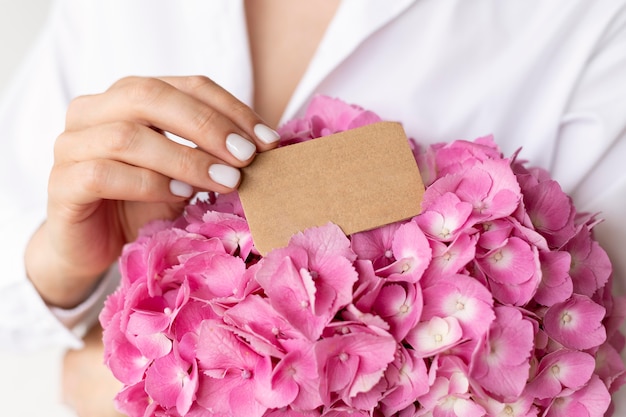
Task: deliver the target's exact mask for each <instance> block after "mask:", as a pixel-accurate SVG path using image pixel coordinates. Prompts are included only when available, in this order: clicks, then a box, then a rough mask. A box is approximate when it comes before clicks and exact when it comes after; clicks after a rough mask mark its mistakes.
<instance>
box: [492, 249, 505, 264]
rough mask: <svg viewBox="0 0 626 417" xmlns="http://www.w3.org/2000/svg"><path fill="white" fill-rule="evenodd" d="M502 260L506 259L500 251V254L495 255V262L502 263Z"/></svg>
mask: <svg viewBox="0 0 626 417" xmlns="http://www.w3.org/2000/svg"><path fill="white" fill-rule="evenodd" d="M502 258H504V256H503V255H502V252H500V251H498V252H496V253H494V254H493V260H494V261H496V262H499V261H501V260H502Z"/></svg>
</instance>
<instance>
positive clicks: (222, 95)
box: [159, 76, 280, 151]
mask: <svg viewBox="0 0 626 417" xmlns="http://www.w3.org/2000/svg"><path fill="white" fill-rule="evenodd" d="M159 79H161V80H163V81H165V82H166V83H168V84H171V85H173V86H174V87H176V88H177V89H179V90H180V91H183V92H185V93H186V94H189V95H190V96H192V97H194V98H196V99H198V100H200V101H202V102H204V103H206V104H208V105H209V106H211V107H213V108H215V109H219V110H220V112H221V113H222V114H224V116H226V117H227V118H229V119H230V120H231V121H233V122H234V123H235V124H236V125H237V126H238V127H239V128H241V129H242V130H243V131H244V132H246V133H247V134H248V136H249V137H250V138H252V139H254V140H255V144H256V145H257V149H258V150H259V151H265V150H268V149H272V148H275V147H276V146H277V145H278V139H279V138H280V137H279V135H278V133H277V132H276V131H275V130H274V129H272V128H271V127H269V125H268V124H267V123H265V121H264V120H263V119H262V118H261V117H260V116H259V115H258V114H257V113H256V112H255V111H254V110H253V109H252V108H250V107H249V106H248V105H246V104H245V103H243V102H241V101H240V100H239V99H237V98H236V97H235V96H233V95H232V94H231V93H230V92H228V91H227V90H226V89H224V88H222V87H221V86H220V85H219V84H217V83H216V82H215V81H213V80H211V79H210V78H208V77H204V76H172V77H159Z"/></svg>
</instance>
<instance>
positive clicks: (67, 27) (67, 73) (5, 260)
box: [0, 1, 116, 350]
mask: <svg viewBox="0 0 626 417" xmlns="http://www.w3.org/2000/svg"><path fill="white" fill-rule="evenodd" d="M68 12H69V10H68V7H67V6H66V4H65V2H61V1H57V2H55V3H54V4H53V5H52V9H51V12H50V15H49V17H48V19H47V21H46V24H45V26H44V27H43V28H42V31H41V33H40V35H39V37H38V39H37V40H36V42H35V44H34V46H33V48H32V50H31V51H30V53H29V54H28V55H27V57H26V59H25V61H24V62H23V64H22V65H21V67H20V68H19V70H18V72H17V75H16V76H15V78H14V79H13V80H12V82H11V83H10V84H9V86H8V89H7V91H6V93H5V96H4V97H3V98H2V101H1V102H0V147H1V151H0V248H1V250H0V265H2V273H1V274H0V346H3V348H8V349H20V350H24V349H38V348H42V347H44V346H47V345H51V344H53V345H57V346H64V347H80V346H81V341H80V338H79V335H78V334H76V333H75V332H73V331H72V330H70V328H72V327H76V325H78V324H80V323H83V324H84V323H85V321H89V320H91V321H93V320H94V316H95V313H94V312H96V311H98V310H99V308H100V305H99V304H101V302H102V298H103V294H104V292H106V291H107V290H110V288H111V286H112V285H114V283H115V282H116V281H115V277H114V275H115V274H109V275H107V277H105V278H104V279H103V280H102V281H101V283H100V286H99V287H98V289H97V290H96V292H94V294H93V295H92V297H90V298H89V299H88V300H87V301H86V302H85V303H84V304H83V305H81V306H79V307H77V308H76V309H73V310H71V311H64V312H61V311H60V310H51V309H49V308H48V306H46V304H45V303H44V302H43V300H42V299H41V298H40V296H39V295H38V293H37V291H36V290H35V288H34V287H33V285H32V284H31V282H30V281H29V279H28V278H27V276H26V271H25V266H24V249H25V247H26V244H27V242H28V240H29V238H30V236H31V235H32V234H33V233H34V231H35V230H36V229H37V227H39V225H40V224H41V222H42V221H43V220H44V219H45V215H46V200H47V180H48V174H49V172H50V168H51V167H52V163H53V146H54V141H55V139H56V137H57V136H58V135H59V134H60V133H61V132H62V131H63V127H64V122H65V112H66V108H67V105H68V103H69V101H70V99H71V97H73V96H74V95H75V92H76V91H75V90H76V88H75V84H76V81H75V80H77V77H76V72H77V71H79V70H80V69H79V68H77V66H76V65H75V63H74V62H72V59H73V58H72V57H73V56H74V54H73V52H75V50H76V48H78V47H79V46H78V45H77V42H78V40H77V39H76V37H74V36H72V19H70V18H69V15H68ZM68 186H71V184H68ZM55 313H56V314H55ZM64 323H65V324H68V325H69V328H68V327H66V326H65V325H64ZM78 327H80V326H78ZM78 327H76V328H78Z"/></svg>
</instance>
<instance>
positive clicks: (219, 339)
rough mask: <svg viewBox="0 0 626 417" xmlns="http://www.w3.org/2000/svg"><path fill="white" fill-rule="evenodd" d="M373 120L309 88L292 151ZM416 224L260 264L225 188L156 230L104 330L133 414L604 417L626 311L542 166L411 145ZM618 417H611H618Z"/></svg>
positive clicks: (138, 247)
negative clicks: (416, 180) (418, 201)
mask: <svg viewBox="0 0 626 417" xmlns="http://www.w3.org/2000/svg"><path fill="white" fill-rule="evenodd" d="M376 121H379V118H378V116H376V115H375V114H374V113H372V112H369V111H366V110H364V109H361V108H359V107H358V106H354V105H348V104H346V103H343V102H342V101H340V100H336V99H332V98H328V97H324V96H319V97H316V98H315V99H314V100H313V101H312V102H311V104H310V106H309V108H308V110H307V112H306V114H305V116H304V117H303V118H301V119H296V120H292V121H290V122H288V123H287V124H285V125H284V126H283V127H282V128H281V129H280V133H281V136H282V139H283V145H286V144H291V143H295V142H300V141H304V140H309V139H313V138H316V137H319V136H324V135H328V134H331V133H335V132H339V131H342V130H347V129H351V128H355V127H359V126H362V125H364V124H367V123H373V122H376ZM413 149H414V154H415V157H416V160H417V161H418V165H419V167H420V170H421V173H422V176H423V179H424V183H425V184H426V186H427V188H426V191H425V194H424V199H423V202H422V207H421V208H422V212H421V214H420V215H418V216H416V217H415V218H412V219H408V220H406V221H402V222H398V223H394V224H389V225H386V226H383V227H379V228H377V229H374V230H370V231H366V232H361V233H356V234H353V235H351V236H345V235H344V234H343V233H342V231H341V230H340V229H339V227H337V226H336V225H334V224H332V223H329V224H327V225H324V226H321V227H316V228H311V229H309V230H305V231H303V232H302V233H298V234H296V235H294V236H293V237H292V239H291V240H290V242H289V244H288V245H287V246H286V247H284V248H280V249H276V250H273V251H271V252H270V253H268V254H267V255H266V256H264V257H262V256H260V255H259V253H258V252H257V251H256V250H255V247H254V243H253V241H252V237H251V235H250V231H249V228H248V224H247V222H246V218H245V215H244V212H243V210H242V207H241V204H240V201H239V199H238V197H237V195H236V194H228V195H209V196H208V197H207V198H204V199H197V200H196V201H193V202H192V203H191V204H189V205H188V207H187V208H186V210H185V212H184V215H183V216H181V217H180V218H179V219H177V220H175V221H159V222H154V223H151V224H149V225H147V226H146V227H145V228H144V229H143V230H142V231H141V234H140V237H139V238H138V239H137V240H136V241H135V242H132V243H130V244H128V245H127V246H126V247H125V249H124V251H123V254H122V256H121V258H120V262H119V264H120V268H121V274H122V281H121V284H120V287H119V289H118V290H117V291H116V292H115V293H113V294H112V295H111V296H110V297H109V298H108V300H107V302H106V305H105V308H104V310H103V311H102V313H101V315H100V321H101V324H102V326H103V328H104V336H103V337H104V345H105V362H106V365H107V366H108V367H109V368H110V369H111V371H112V373H113V374H114V375H115V377H116V378H117V379H119V380H120V381H121V382H122V383H123V384H124V388H123V390H122V391H121V392H120V393H119V394H118V395H117V397H116V405H117V407H118V409H119V410H120V411H121V412H123V413H125V414H127V415H129V416H131V417H135V416H172V417H180V416H192V417H203V416H246V417H255V416H277V417H278V416H285V417H287V416H310V417H317V416H325V417H340V416H350V417H358V416H383V417H390V416H401V417H413V416H446V417H448V416H459V417H461V416H463V417H474V416H494V417H495V416H506V417H513V416H516V417H523V416H546V417H561V416H562V417H572V416H602V415H604V414H605V412H607V410H610V400H611V398H610V395H611V393H613V392H615V391H616V390H617V389H618V387H619V386H620V385H622V383H623V379H624V365H623V363H622V361H621V359H620V356H619V354H620V352H621V350H622V348H623V347H624V337H623V336H622V335H621V334H620V333H619V331H618V327H619V325H620V323H621V321H622V319H623V317H624V302H623V301H622V300H620V301H619V302H617V300H616V298H615V297H614V296H613V295H612V293H611V279H612V270H611V264H610V262H609V259H608V257H607V255H606V253H605V251H604V250H603V249H602V248H601V247H600V245H599V244H598V243H597V242H596V241H595V240H594V238H593V235H592V228H593V226H594V225H595V224H597V223H598V220H597V219H596V217H595V216H593V215H587V214H583V213H578V212H577V211H576V209H575V208H574V207H573V205H572V202H571V200H570V198H569V197H568V196H567V195H566V194H565V193H564V192H563V191H562V190H561V188H560V186H559V184H558V183H557V182H555V181H554V180H552V179H551V178H550V176H549V175H548V173H547V172H545V171H544V170H541V169H537V168H528V167H526V166H525V164H524V163H523V162H520V161H518V160H517V159H516V157H515V156H513V157H511V158H505V157H503V155H502V154H501V152H500V150H499V149H498V148H497V146H496V145H495V144H494V142H493V140H492V138H490V137H483V138H479V139H476V140H474V141H464V140H458V141H455V142H452V143H448V144H437V145H433V146H430V147H427V148H423V149H421V148H420V147H419V146H417V145H416V144H415V143H414V142H413ZM609 412H610V411H609Z"/></svg>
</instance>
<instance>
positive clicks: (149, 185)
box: [134, 170, 155, 200]
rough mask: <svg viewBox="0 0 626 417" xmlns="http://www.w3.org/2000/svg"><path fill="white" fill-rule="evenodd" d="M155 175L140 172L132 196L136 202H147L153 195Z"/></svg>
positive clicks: (144, 171) (146, 171)
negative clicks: (133, 195)
mask: <svg viewBox="0 0 626 417" xmlns="http://www.w3.org/2000/svg"><path fill="white" fill-rule="evenodd" d="M154 183H155V174H153V173H151V172H150V171H148V170H142V171H141V172H140V173H139V175H138V176H137V181H136V184H135V187H134V194H135V196H136V198H137V199H138V200H149V199H151V197H153V194H154Z"/></svg>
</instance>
